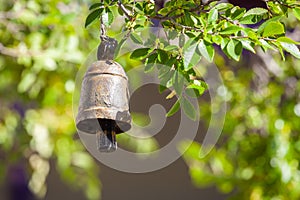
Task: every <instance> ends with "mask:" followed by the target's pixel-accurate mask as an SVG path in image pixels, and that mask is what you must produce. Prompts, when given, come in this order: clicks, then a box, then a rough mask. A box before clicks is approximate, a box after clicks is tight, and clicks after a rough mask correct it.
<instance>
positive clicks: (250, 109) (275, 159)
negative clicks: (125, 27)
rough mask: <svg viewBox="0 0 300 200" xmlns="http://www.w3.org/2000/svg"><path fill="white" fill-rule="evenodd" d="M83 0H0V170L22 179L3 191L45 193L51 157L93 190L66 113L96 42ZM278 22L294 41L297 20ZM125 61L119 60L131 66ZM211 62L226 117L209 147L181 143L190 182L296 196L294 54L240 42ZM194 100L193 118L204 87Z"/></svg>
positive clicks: (92, 194)
mask: <svg viewBox="0 0 300 200" xmlns="http://www.w3.org/2000/svg"><path fill="white" fill-rule="evenodd" d="M90 3H91V2H90V1H83V0H82V1H79V0H75V1H74V0H73V1H70V0H64V1H56V0H29V1H27V0H14V1H5V0H0V5H1V8H0V179H1V182H2V183H3V185H9V186H11V185H13V186H15V185H17V186H20V185H22V184H23V185H25V189H24V188H23V189H22V188H21V187H20V188H21V189H20V188H18V187H17V186H16V187H15V188H12V189H11V191H12V193H14V192H15V194H14V195H18V194H20V195H21V194H22V195H23V197H20V198H18V196H16V197H15V196H14V195H12V198H11V199H22V198H23V199H33V198H34V197H32V196H31V195H33V196H35V197H39V198H44V197H45V195H46V193H47V185H46V180H47V177H48V175H49V172H50V170H51V167H53V168H54V170H55V171H57V172H58V174H59V177H60V179H62V180H63V181H64V182H66V183H67V184H68V185H70V186H71V187H72V188H80V189H81V190H82V191H83V192H84V193H85V195H86V198H87V199H99V197H100V196H101V182H100V180H99V178H98V176H97V175H96V174H98V173H99V166H98V165H99V164H98V163H97V162H96V161H94V159H93V158H92V157H91V156H90V154H89V153H88V152H86V150H85V148H84V147H83V146H82V144H81V142H80V140H78V138H77V136H76V129H75V124H74V119H73V113H72V93H73V91H74V88H75V76H76V73H77V71H78V70H79V68H80V66H81V64H82V63H84V62H85V60H86V58H87V56H88V55H89V53H90V52H91V51H92V50H94V48H95V47H96V46H97V45H98V43H99V39H98V37H99V32H98V24H97V23H94V24H93V25H92V26H90V27H89V28H88V29H84V20H85V18H86V16H87V14H88V5H90ZM286 23H287V25H288V31H289V36H290V37H292V38H293V39H294V40H296V41H300V25H299V22H298V23H297V21H296V19H295V18H293V17H291V18H289V20H288V21H286ZM120 25H121V24H119V26H112V28H111V29H110V30H109V32H110V34H111V35H113V34H114V33H116V32H118V31H120ZM130 62H135V61H128V60H127V63H122V64H123V65H125V68H126V69H129V68H130V67H131V66H132V63H130ZM215 63H216V65H217V66H218V67H219V70H220V72H221V74H222V77H223V79H224V83H225V87H222V88H219V90H218V94H219V95H218V98H219V100H220V101H223V100H225V101H226V102H227V103H228V111H227V115H226V122H225V126H224V130H223V134H222V136H221V138H220V141H219V143H218V145H217V147H215V148H214V149H213V151H212V152H211V153H210V154H209V155H208V156H207V157H205V158H204V159H200V158H199V151H200V147H201V145H200V144H201V141H200V140H199V141H198V142H195V143H193V145H192V146H191V147H190V148H189V150H188V151H187V152H185V154H184V159H185V161H186V164H187V166H188V168H189V172H190V176H191V181H192V183H193V184H194V185H195V186H197V187H207V186H216V187H217V188H218V190H219V191H220V192H222V193H227V194H230V196H231V197H230V198H233V199H251V200H260V199H270V200H281V199H282V200H293V199H295V200H297V199H300V165H299V159H300V136H299V132H300V82H299V79H300V61H299V60H297V59H295V58H292V57H291V56H288V55H287V60H286V61H282V59H281V57H280V55H279V53H276V52H271V53H269V54H265V53H262V52H259V51H258V54H257V55H253V54H250V53H248V52H244V54H243V59H242V61H241V62H239V63H237V62H233V61H229V60H227V59H225V58H224V57H223V56H221V55H216V58H215ZM199 105H200V109H201V119H209V118H210V116H211V112H210V101H209V97H208V96H205V95H204V96H203V98H200V99H199ZM204 121H205V120H204ZM208 124H209V120H207V125H208ZM185 145H186V143H185V142H184V141H183V142H182V144H181V147H180V148H179V150H180V149H181V148H184V147H185ZM51 162H52V163H54V164H52V165H51ZM175 173H176V170H175V172H174V174H175ZM170 176H172V174H170ZM27 185H28V188H26V186H27ZM149 190H151V188H149ZM22 192H23V193H22ZM26 196H28V197H26ZM199 198H200V197H199ZM220 198H221V197H220Z"/></svg>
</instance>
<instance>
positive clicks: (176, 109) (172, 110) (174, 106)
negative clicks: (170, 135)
mask: <svg viewBox="0 0 300 200" xmlns="http://www.w3.org/2000/svg"><path fill="white" fill-rule="evenodd" d="M179 108H180V101H179V99H178V100H177V101H176V102H175V103H174V105H173V106H172V108H171V109H170V110H169V112H168V113H167V114H166V117H171V116H173V115H174V114H175V113H176V112H177V111H178V110H179Z"/></svg>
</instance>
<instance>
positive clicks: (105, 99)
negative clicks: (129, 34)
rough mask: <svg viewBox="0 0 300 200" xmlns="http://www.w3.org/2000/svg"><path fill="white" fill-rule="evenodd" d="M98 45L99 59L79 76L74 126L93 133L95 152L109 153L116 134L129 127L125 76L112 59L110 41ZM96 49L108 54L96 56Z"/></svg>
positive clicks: (114, 148) (113, 148)
mask: <svg viewBox="0 0 300 200" xmlns="http://www.w3.org/2000/svg"><path fill="white" fill-rule="evenodd" d="M102 45H106V47H105V48H106V49H105V48H104V47H103V46H102V47H101V45H100V46H99V50H98V59H101V60H99V61H96V62H94V63H93V64H92V65H91V66H90V67H89V68H88V70H87V72H86V74H85V76H84V78H83V82H82V86H81V94H80V102H79V108H78V115H77V117H76V126H77V128H78V129H79V130H81V131H83V132H86V133H91V134H96V135H97V148H98V150H99V151H101V152H111V151H114V150H116V148H117V142H116V134H119V133H123V132H126V131H128V130H129V129H130V128H131V116H130V113H129V93H128V78H127V76H126V73H125V71H124V69H123V67H122V66H121V65H120V64H118V63H117V62H115V61H113V60H112V57H113V56H111V52H112V50H111V49H110V48H109V47H110V46H109V45H112V43H111V42H110V43H109V45H107V44H105V43H104V44H102ZM100 47H101V48H102V49H100ZM113 48H115V46H113ZM99 51H100V53H101V51H102V53H103V51H104V53H105V52H106V53H108V54H107V55H106V56H99Z"/></svg>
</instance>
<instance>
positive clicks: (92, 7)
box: [89, 3, 103, 10]
mask: <svg viewBox="0 0 300 200" xmlns="http://www.w3.org/2000/svg"><path fill="white" fill-rule="evenodd" d="M102 5H103V4H102V3H94V4H92V5H91V6H90V8H89V10H93V9H95V8H98V7H101V6H102Z"/></svg>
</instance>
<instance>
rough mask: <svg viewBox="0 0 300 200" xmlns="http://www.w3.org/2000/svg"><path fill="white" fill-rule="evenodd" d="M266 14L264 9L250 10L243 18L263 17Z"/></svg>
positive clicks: (266, 11)
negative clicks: (250, 16) (251, 16)
mask: <svg viewBox="0 0 300 200" xmlns="http://www.w3.org/2000/svg"><path fill="white" fill-rule="evenodd" d="M266 13H268V10H267V9H264V8H252V9H250V10H248V11H247V12H246V13H245V15H244V17H246V16H249V15H264V14H266Z"/></svg>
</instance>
